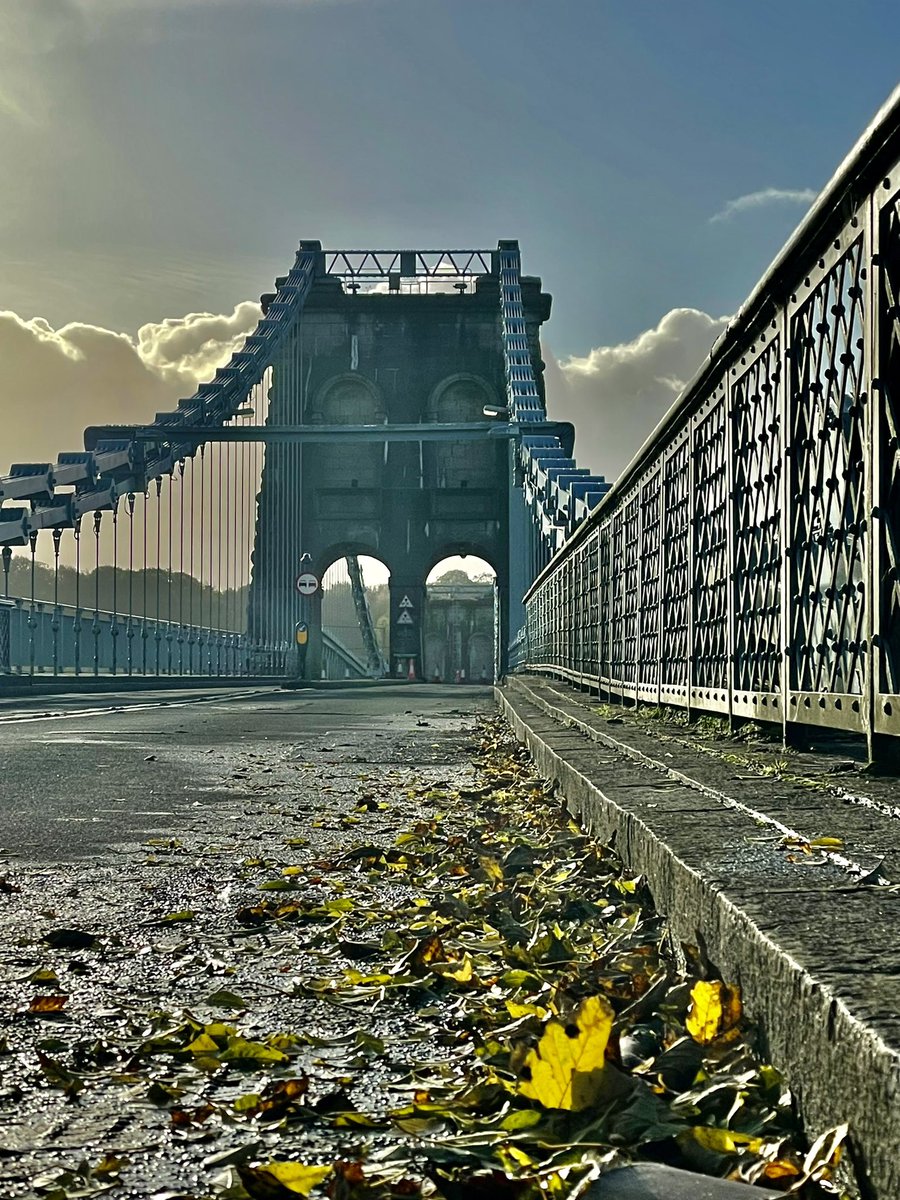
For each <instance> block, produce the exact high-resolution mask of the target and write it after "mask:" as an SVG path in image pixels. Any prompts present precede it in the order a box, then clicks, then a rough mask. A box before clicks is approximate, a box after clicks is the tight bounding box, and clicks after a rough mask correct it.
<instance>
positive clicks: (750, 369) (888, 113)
mask: <svg viewBox="0 0 900 1200" xmlns="http://www.w3.org/2000/svg"><path fill="white" fill-rule="evenodd" d="M898 431H900V89H898V90H897V91H895V93H894V94H893V95H892V97H891V98H890V100H889V101H888V102H887V104H886V105H885V106H884V108H883V109H882V110H881V112H880V113H879V114H878V116H877V117H876V118H875V120H874V122H873V123H872V125H871V126H870V127H869V129H868V130H867V131H866V133H865V134H864V135H863V137H862V138H861V139H860V141H859V142H858V144H857V146H856V147H855V148H854V150H853V151H852V152H851V154H850V155H849V156H848V157H847V159H846V160H845V161H844V163H843V164H842V165H841V167H840V168H839V170H838V171H837V173H836V174H835V176H834V178H833V179H832V180H831V182H830V183H829V184H828V185H827V187H826V188H825V189H824V191H823V192H822V194H821V195H820V197H819V198H818V200H817V201H816V203H815V204H814V205H813V207H812V209H811V210H810V212H809V214H808V215H807V217H806V218H805V220H804V221H803V222H802V224H801V225H800V226H799V228H798V230H797V231H796V233H795V234H794V236H793V237H792V238H791V239H790V241H789V242H788V243H787V245H786V246H785V248H784V249H783V250H782V252H781V253H780V254H779V255H778V257H777V258H776V259H775V261H774V262H773V263H772V265H771V267H770V268H769V270H768V271H767V272H766V274H765V275H764V276H763V279H762V280H761V281H760V283H759V285H758V286H757V287H756V289H755V290H754V292H753V293H752V295H751V296H750V298H749V299H748V300H747V302H746V304H745V305H744V306H743V307H742V308H741V310H740V311H739V313H738V314H737V315H736V316H735V318H734V320H733V321H732V322H731V323H730V324H729V326H728V328H727V330H726V331H725V333H724V334H723V335H722V336H721V337H720V338H719V340H718V341H717V342H716V344H715V345H714V346H713V348H712V350H711V352H710V354H709V357H708V359H707V360H706V361H705V362H704V364H703V366H702V367H701V369H700V371H699V372H698V373H697V375H696V376H695V378H694V379H693V380H692V381H691V382H690V383H689V384H688V386H687V387H686V388H685V390H684V391H683V392H682V394H681V396H680V397H679V399H678V400H677V402H676V403H675V405H674V406H673V408H672V409H671V410H670V412H669V413H668V414H667V415H666V417H665V418H664V419H663V421H662V422H661V423H660V424H659V426H658V427H657V428H656V429H655V430H654V431H653V433H652V434H651V436H650V437H649V439H648V440H647V442H646V443H645V444H644V446H643V447H642V448H641V450H640V451H639V452H638V454H637V455H636V456H635V458H634V459H633V460H632V462H631V463H630V464H629V466H628V467H627V468H626V470H625V471H624V472H623V474H622V476H621V478H620V479H619V481H618V482H617V483H616V484H615V486H614V487H612V488H611V489H610V490H609V491H608V492H607V493H606V494H605V495H604V496H603V497H602V499H600V501H599V503H598V504H597V506H596V507H595V508H594V510H593V512H592V513H591V514H590V515H589V516H588V517H587V518H586V519H585V520H583V521H582V523H581V524H580V525H579V527H578V528H577V529H576V530H575V531H574V533H573V534H572V535H571V536H570V537H569V538H568V539H567V540H566V541H565V544H564V545H563V546H562V547H561V548H560V549H559V550H558V551H557V553H556V554H555V556H554V557H553V559H552V561H551V562H550V563H549V564H548V565H547V566H546V567H545V569H544V570H543V571H542V572H541V573H540V575H539V576H538V578H537V580H536V582H535V583H534V585H533V586H532V587H531V588H530V590H529V591H528V593H527V596H526V608H527V633H526V641H525V648H524V654H523V656H522V657H523V658H524V660H525V662H526V663H527V665H528V666H529V667H530V668H532V669H538V670H544V671H549V672H551V673H557V674H560V675H564V676H568V677H570V678H572V679H575V680H577V681H579V682H582V683H586V684H588V685H589V686H592V687H595V688H598V689H599V690H600V692H601V693H602V694H604V695H607V696H615V697H619V698H622V699H629V700H633V701H644V702H647V703H651V704H660V703H666V704H672V705H677V706H680V707H683V708H687V709H689V710H700V711H711V712H716V713H722V714H726V715H727V716H729V717H730V718H737V719H740V718H752V719H756V720H766V721H775V722H778V723H780V724H781V725H782V726H783V728H784V732H785V735H786V737H789V736H790V735H791V732H792V729H793V727H794V726H809V725H813V726H824V727H829V728H835V729H842V730H850V731H854V732H856V733H860V734H865V735H866V736H867V738H868V741H869V749H870V754H873V755H874V754H876V753H877V752H879V751H880V750H882V749H884V748H885V747H886V746H888V745H890V746H893V745H896V743H895V742H893V739H894V738H896V737H898V736H900V436H898ZM542 453H546V451H542ZM884 739H887V741H885V740H884Z"/></svg>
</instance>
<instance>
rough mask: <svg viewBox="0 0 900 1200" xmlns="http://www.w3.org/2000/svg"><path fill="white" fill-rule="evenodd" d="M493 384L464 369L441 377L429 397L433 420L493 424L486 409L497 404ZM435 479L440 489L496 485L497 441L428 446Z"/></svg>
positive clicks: (443, 443)
mask: <svg viewBox="0 0 900 1200" xmlns="http://www.w3.org/2000/svg"><path fill="white" fill-rule="evenodd" d="M496 403H497V397H496V395H495V393H494V390H493V388H492V387H491V386H490V384H488V383H486V382H485V380H484V379H482V378H481V377H480V376H478V375H469V374H466V373H463V372H460V373H458V374H456V375H449V376H448V377H447V378H446V379H443V380H441V382H440V383H439V384H438V385H437V387H436V388H435V389H434V390H433V391H432V393H431V395H430V396H429V397H428V404H427V407H426V412H427V417H428V420H429V421H434V422H440V423H443V424H446V423H451V422H461V421H465V422H471V421H480V422H483V423H484V424H485V425H488V424H489V421H490V418H488V417H485V415H484V412H483V409H484V406H485V405H486V404H496ZM428 451H429V453H428V458H429V460H430V463H429V465H430V467H431V478H432V480H433V483H434V485H435V486H436V487H439V488H482V487H493V486H495V484H496V469H497V443H496V442H489V441H487V440H485V441H484V442H438V443H435V444H434V445H432V446H430V447H429V448H428Z"/></svg>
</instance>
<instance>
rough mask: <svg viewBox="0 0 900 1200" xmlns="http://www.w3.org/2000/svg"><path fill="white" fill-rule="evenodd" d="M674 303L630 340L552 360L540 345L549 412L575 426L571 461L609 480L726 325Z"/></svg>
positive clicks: (662, 414) (672, 398)
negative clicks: (662, 315) (672, 307)
mask: <svg viewBox="0 0 900 1200" xmlns="http://www.w3.org/2000/svg"><path fill="white" fill-rule="evenodd" d="M728 320H729V318H728V317H711V316H709V314H708V313H705V312H700V311H699V310H698V309H696V308H674V309H672V310H671V311H670V312H667V313H666V314H665V316H664V317H662V318H661V320H660V321H659V323H658V324H657V325H656V326H654V328H652V329H646V330H644V332H643V333H641V334H639V335H638V336H637V337H636V338H634V339H633V340H632V341H630V342H620V343H618V344H615V345H609V346H596V347H595V348H594V349H593V350H591V351H590V352H589V353H588V354H586V355H584V356H573V357H571V358H567V359H563V360H562V361H558V360H557V359H555V358H554V356H553V355H552V353H551V352H550V351H549V350H548V349H545V351H544V358H545V360H546V362H547V370H546V373H545V380H546V385H547V403H548V408H549V410H550V416H551V417H553V418H556V419H558V420H568V421H572V422H574V424H575V430H576V438H575V456H576V459H577V460H578V465H579V466H582V467H590V468H591V469H592V470H595V471H599V472H601V473H602V474H605V475H606V476H607V478H609V479H615V478H616V477H617V476H618V474H619V473H620V472H621V470H622V469H623V467H625V466H626V464H627V463H628V461H629V460H630V459H631V457H632V456H633V455H634V454H635V452H636V451H637V450H638V449H639V447H640V445H641V443H642V442H643V440H644V439H645V438H646V437H647V435H648V434H649V433H650V431H651V430H652V429H653V427H654V426H655V425H656V424H657V422H658V421H659V420H660V419H661V418H662V417H663V416H664V414H665V413H666V411H667V409H668V408H669V407H670V406H671V405H672V403H673V402H674V401H675V399H676V397H677V396H678V394H679V392H680V391H681V390H682V388H683V387H684V386H685V384H686V383H687V382H688V381H689V380H690V378H691V376H692V375H693V374H694V372H695V371H696V370H697V368H698V367H699V366H700V364H701V362H702V361H703V359H704V357H705V356H706V355H707V354H708V353H709V351H710V349H711V347H712V345H713V343H714V342H715V340H716V338H717V337H718V336H719V334H720V333H722V332H723V331H724V329H725V327H726V325H727V324H728Z"/></svg>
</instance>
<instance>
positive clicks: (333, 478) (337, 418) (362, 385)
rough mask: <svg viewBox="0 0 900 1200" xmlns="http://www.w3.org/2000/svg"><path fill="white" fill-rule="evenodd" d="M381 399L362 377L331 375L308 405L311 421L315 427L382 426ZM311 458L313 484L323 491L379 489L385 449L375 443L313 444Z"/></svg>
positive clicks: (384, 415) (373, 387)
mask: <svg viewBox="0 0 900 1200" xmlns="http://www.w3.org/2000/svg"><path fill="white" fill-rule="evenodd" d="M386 415H387V414H386V411H385V406H384V400H383V399H382V396H381V393H380V391H379V390H378V388H377V387H376V386H375V384H374V383H372V381H371V380H369V379H366V377H365V376H364V375H358V374H356V373H355V372H352V371H351V372H347V373H345V374H342V375H334V376H332V378H331V379H329V380H328V381H327V382H326V383H324V384H323V385H322V387H320V388H319V390H318V391H317V393H316V395H315V396H314V397H313V401H312V404H311V406H310V421H311V422H312V423H313V424H317V425H381V424H383V423H384V421H385V420H386ZM314 449H315V453H313V454H311V455H310V460H311V466H312V471H313V475H314V478H315V481H316V483H317V485H318V486H320V487H323V488H337V489H345V488H378V487H380V486H381V475H382V470H383V467H384V447H383V446H381V445H379V444H377V443H371V444H362V443H357V444H355V445H354V444H352V443H344V442H342V443H340V444H339V443H337V442H335V443H334V444H333V445H329V444H328V443H322V444H317V445H315V448H314Z"/></svg>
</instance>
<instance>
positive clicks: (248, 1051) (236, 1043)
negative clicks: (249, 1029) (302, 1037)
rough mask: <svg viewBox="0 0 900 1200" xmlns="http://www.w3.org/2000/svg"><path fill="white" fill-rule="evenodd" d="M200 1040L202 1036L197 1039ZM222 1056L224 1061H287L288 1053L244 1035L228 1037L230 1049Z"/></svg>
mask: <svg viewBox="0 0 900 1200" xmlns="http://www.w3.org/2000/svg"><path fill="white" fill-rule="evenodd" d="M201 1036H202V1035H201ZM199 1040H200V1038H198V1039H197V1041H199ZM213 1044H214V1045H215V1043H213ZM217 1048H218V1047H217ZM221 1057H222V1062H253V1063H281V1062H287V1055H286V1054H282V1052H281V1051H280V1050H276V1049H275V1048H274V1047H273V1046H265V1045H263V1043H262V1042H250V1041H247V1039H246V1038H242V1037H230V1038H229V1039H228V1049H227V1050H226V1051H225V1053H224V1054H222V1056H221Z"/></svg>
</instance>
